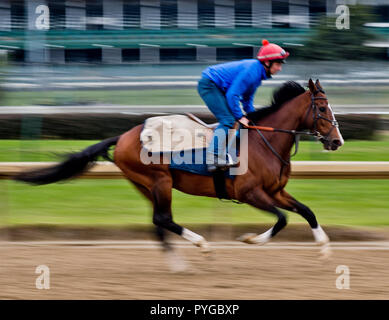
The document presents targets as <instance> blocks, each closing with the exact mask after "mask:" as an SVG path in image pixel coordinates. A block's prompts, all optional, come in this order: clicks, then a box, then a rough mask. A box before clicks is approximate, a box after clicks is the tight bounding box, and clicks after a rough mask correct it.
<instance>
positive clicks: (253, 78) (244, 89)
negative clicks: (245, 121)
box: [202, 59, 267, 120]
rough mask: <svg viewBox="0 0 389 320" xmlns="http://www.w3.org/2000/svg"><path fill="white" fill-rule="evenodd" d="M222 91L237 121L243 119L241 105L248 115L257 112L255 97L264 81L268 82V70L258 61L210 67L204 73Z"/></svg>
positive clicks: (235, 62)
mask: <svg viewBox="0 0 389 320" xmlns="http://www.w3.org/2000/svg"><path fill="white" fill-rule="evenodd" d="M202 76H203V77H206V78H208V79H211V80H212V81H213V82H215V84H216V86H217V87H218V88H219V89H220V90H222V91H223V92H224V94H225V96H226V98H227V102H228V106H229V107H230V109H231V112H232V114H233V115H234V117H235V119H237V120H239V119H240V118H242V117H243V113H242V110H241V108H240V105H239V103H240V102H242V105H243V109H244V111H246V113H249V112H253V111H255V109H254V106H253V101H254V95H255V91H256V90H257V88H258V87H259V86H260V85H261V82H262V80H266V79H267V76H266V70H265V68H264V67H263V65H262V63H261V62H260V61H259V60H257V59H246V60H241V61H234V62H227V63H222V64H217V65H214V66H210V67H208V68H207V69H205V70H204V71H203V73H202Z"/></svg>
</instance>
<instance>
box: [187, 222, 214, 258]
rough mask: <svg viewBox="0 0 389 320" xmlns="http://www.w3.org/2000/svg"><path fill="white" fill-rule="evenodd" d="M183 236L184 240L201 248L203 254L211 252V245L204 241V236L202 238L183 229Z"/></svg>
mask: <svg viewBox="0 0 389 320" xmlns="http://www.w3.org/2000/svg"><path fill="white" fill-rule="evenodd" d="M181 236H182V237H183V238H184V239H186V240H188V241H190V242H192V243H193V244H194V245H195V246H198V247H200V248H201V251H202V252H203V253H208V252H210V251H211V248H210V246H209V243H208V242H207V240H205V239H204V237H203V236H200V235H199V234H197V233H194V232H193V231H190V230H189V229H186V228H183V230H182V234H181Z"/></svg>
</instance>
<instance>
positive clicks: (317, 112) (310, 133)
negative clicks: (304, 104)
mask: <svg viewBox="0 0 389 320" xmlns="http://www.w3.org/2000/svg"><path fill="white" fill-rule="evenodd" d="M319 92H321V93H323V94H325V92H324V90H323V89H321V88H319V89H317V90H316V91H315V92H313V93H311V107H310V108H309V109H308V110H307V112H306V115H305V117H304V121H303V123H305V122H306V120H307V118H308V116H309V113H310V111H312V114H313V128H312V130H311V131H297V130H284V129H276V128H271V127H261V126H256V125H255V124H254V125H249V126H246V127H247V128H248V129H255V130H256V131H257V132H258V134H259V135H260V136H261V138H262V140H263V141H264V142H265V144H266V146H267V147H268V148H269V149H270V150H271V152H272V153H273V154H274V155H275V156H276V157H277V158H278V159H279V160H280V161H281V164H282V165H281V170H280V178H281V176H282V171H283V169H284V167H285V166H288V165H289V164H290V159H291V158H292V157H294V156H295V155H296V154H297V152H298V146H299V141H300V136H301V135H308V136H313V137H315V138H316V139H317V140H320V141H321V142H324V141H325V142H329V141H330V140H329V136H330V134H331V132H332V131H333V129H334V128H338V127H339V124H338V122H337V121H336V120H335V119H334V120H331V119H328V118H326V117H323V116H322V115H321V114H320V110H318V109H319V108H318V106H317V105H316V103H315V101H317V100H325V101H328V99H327V98H326V97H315V96H316V95H317V94H318V93H319ZM320 119H321V120H324V121H328V122H330V123H331V129H330V131H329V132H328V133H327V134H326V135H325V136H323V135H322V134H321V133H320V132H319V131H317V122H318V121H319V120H320ZM261 131H270V132H282V133H288V134H292V135H293V137H294V144H295V151H294V153H293V154H292V155H290V156H289V159H288V160H285V159H283V158H282V157H281V155H280V154H279V153H278V152H277V151H276V150H275V149H274V148H273V146H272V145H271V144H270V142H269V141H268V140H267V139H266V138H265V136H264V135H263V133H262V132H261Z"/></svg>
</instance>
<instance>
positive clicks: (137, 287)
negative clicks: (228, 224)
mask: <svg viewBox="0 0 389 320" xmlns="http://www.w3.org/2000/svg"><path fill="white" fill-rule="evenodd" d="M345 246H347V247H343V249H342V247H338V248H336V247H335V246H334V250H333V255H332V258H331V259H330V260H328V261H325V262H323V261H320V260H318V248H315V247H305V248H302V247H299V246H295V245H290V246H287V244H282V245H280V246H279V247H276V246H275V247H274V248H271V247H267V248H254V247H247V248H245V247H244V246H243V247H242V246H237V247H230V248H229V247H228V246H220V247H219V248H217V249H216V250H215V252H214V254H213V258H211V259H207V258H205V257H203V256H202V255H201V254H200V252H199V250H198V248H194V247H193V248H192V247H181V248H178V249H177V251H178V252H179V253H180V254H182V255H183V256H185V257H186V259H187V261H188V263H189V264H190V270H189V271H188V272H185V273H181V274H172V273H170V272H169V269H168V266H167V263H166V260H165V258H164V255H163V253H162V252H161V251H160V250H159V249H157V248H154V247H147V246H146V247H142V246H140V247H139V246H138V247H136V246H123V245H122V246H121V245H116V246H115V245H113V246H102V245H97V246H89V245H85V244H84V245H82V244H81V245H80V244H78V245H69V244H68V245H61V246H59V245H52V244H45V245H29V244H26V245H21V244H18V245H14V244H10V245H1V246H0V256H1V264H0V288H1V290H0V298H1V299H388V298H389V270H388V263H389V247H388V246H389V244H388V243H386V244H385V246H383V247H371V246H369V247H366V248H353V249H351V247H350V246H349V245H345ZM38 265H47V266H48V267H49V268H50V289H49V290H38V289H36V287H35V280H36V278H37V277H38V274H35V268H36V267H37V266H38ZM338 265H346V266H348V267H349V269H350V289H349V290H346V289H343V290H339V289H337V288H336V285H335V281H336V279H337V277H338V276H339V275H340V274H337V273H336V271H335V270H336V267H337V266H338Z"/></svg>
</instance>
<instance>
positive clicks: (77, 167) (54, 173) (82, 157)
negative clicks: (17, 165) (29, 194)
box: [14, 136, 120, 185]
mask: <svg viewBox="0 0 389 320" xmlns="http://www.w3.org/2000/svg"><path fill="white" fill-rule="evenodd" d="M119 138H120V136H117V137H114V138H109V139H106V140H103V141H101V142H99V143H96V144H94V145H92V146H90V147H88V148H86V149H84V150H83V151H81V152H78V153H73V154H70V155H69V156H68V158H67V159H66V160H65V161H63V162H61V163H59V164H57V165H55V166H52V167H48V168H43V169H37V170H33V171H27V172H22V173H20V174H18V175H16V176H15V177H14V180H17V181H23V182H27V183H31V184H35V185H42V184H49V183H53V182H57V181H61V180H66V179H69V178H72V177H76V176H78V175H80V174H82V173H83V172H84V171H86V170H87V169H89V168H91V167H92V166H93V165H94V161H95V160H96V159H97V157H98V156H103V157H104V158H105V159H107V160H109V161H113V160H111V159H110V158H109V156H108V150H109V148H110V147H111V146H113V145H116V143H117V142H118V140H119Z"/></svg>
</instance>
